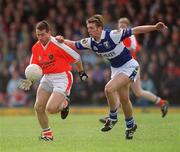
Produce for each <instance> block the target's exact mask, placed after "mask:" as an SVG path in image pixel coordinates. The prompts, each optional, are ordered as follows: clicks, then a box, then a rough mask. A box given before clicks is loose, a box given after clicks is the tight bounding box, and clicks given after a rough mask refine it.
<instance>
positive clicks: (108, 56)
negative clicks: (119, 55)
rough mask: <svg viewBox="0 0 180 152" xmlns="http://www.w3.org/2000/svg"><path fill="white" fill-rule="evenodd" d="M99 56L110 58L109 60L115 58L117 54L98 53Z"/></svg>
mask: <svg viewBox="0 0 180 152" xmlns="http://www.w3.org/2000/svg"><path fill="white" fill-rule="evenodd" d="M97 54H98V55H100V56H103V57H105V58H108V59H111V58H113V57H114V56H116V53H115V52H110V53H97Z"/></svg>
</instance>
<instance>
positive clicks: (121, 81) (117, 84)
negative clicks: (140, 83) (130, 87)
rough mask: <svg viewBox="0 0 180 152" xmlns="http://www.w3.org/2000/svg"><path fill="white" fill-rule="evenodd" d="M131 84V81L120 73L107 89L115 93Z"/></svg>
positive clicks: (109, 83)
mask: <svg viewBox="0 0 180 152" xmlns="http://www.w3.org/2000/svg"><path fill="white" fill-rule="evenodd" d="M130 82H131V81H130V79H129V77H128V76H127V75H125V74H123V73H120V74H118V75H117V76H115V77H114V78H113V79H111V80H110V81H109V82H108V83H107V84H106V86H105V89H108V90H109V91H111V92H114V91H116V90H118V89H119V88H121V87H123V86H124V85H127V84H129V83H130Z"/></svg>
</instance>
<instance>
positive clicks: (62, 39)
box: [56, 35, 77, 50]
mask: <svg viewBox="0 0 180 152" xmlns="http://www.w3.org/2000/svg"><path fill="white" fill-rule="evenodd" d="M56 40H57V41H58V42H59V43H64V44H66V45H67V46H69V47H70V48H72V49H73V50H76V49H77V48H76V45H75V41H71V40H68V39H64V37H63V36H62V35H58V36H56Z"/></svg>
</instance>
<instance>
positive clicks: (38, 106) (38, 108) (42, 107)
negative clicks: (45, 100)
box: [34, 102, 45, 113]
mask: <svg viewBox="0 0 180 152" xmlns="http://www.w3.org/2000/svg"><path fill="white" fill-rule="evenodd" d="M34 109H35V111H36V112H38V113H39V112H45V105H42V104H39V103H38V102H36V103H35V105H34Z"/></svg>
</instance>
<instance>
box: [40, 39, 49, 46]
mask: <svg viewBox="0 0 180 152" xmlns="http://www.w3.org/2000/svg"><path fill="white" fill-rule="evenodd" d="M49 41H50V38H49V39H48V40H47V41H43V42H41V44H42V45H43V46H44V47H45V46H46V45H47V44H48V42H49Z"/></svg>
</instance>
